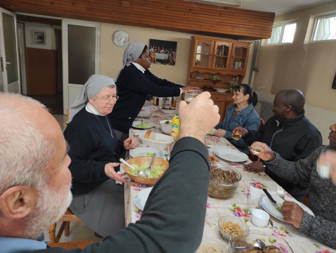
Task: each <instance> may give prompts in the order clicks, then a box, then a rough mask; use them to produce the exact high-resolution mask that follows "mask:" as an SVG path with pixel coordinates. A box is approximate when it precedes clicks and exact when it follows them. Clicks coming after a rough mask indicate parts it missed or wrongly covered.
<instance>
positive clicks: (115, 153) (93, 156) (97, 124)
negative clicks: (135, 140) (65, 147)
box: [64, 108, 125, 195]
mask: <svg viewBox="0 0 336 253" xmlns="http://www.w3.org/2000/svg"><path fill="white" fill-rule="evenodd" d="M107 120H109V124H110V125H111V121H110V119H109V117H108V116H106V117H104V116H97V115H94V114H92V113H89V112H87V111H86V110H85V108H83V109H82V110H80V111H79V112H78V113H77V114H76V116H75V117H74V118H73V120H72V121H71V122H70V124H69V125H68V126H67V128H66V129H65V131H64V137H65V139H66V140H67V142H68V143H69V146H70V151H69V153H68V154H69V156H70V158H71V164H70V166H69V169H70V171H71V174H72V177H73V179H72V193H73V194H74V195H78V194H85V193H88V192H90V191H92V190H94V189H95V188H97V187H98V186H100V185H101V184H102V183H103V182H105V181H106V180H107V179H109V177H108V176H106V174H105V165H106V164H107V163H111V162H116V163H118V162H119V154H121V152H124V151H125V148H124V145H123V143H122V142H121V141H118V139H117V137H116V135H115V133H114V131H113V129H112V134H113V137H114V138H112V136H111V134H110V129H109V126H108V123H107ZM117 169H118V168H117Z"/></svg>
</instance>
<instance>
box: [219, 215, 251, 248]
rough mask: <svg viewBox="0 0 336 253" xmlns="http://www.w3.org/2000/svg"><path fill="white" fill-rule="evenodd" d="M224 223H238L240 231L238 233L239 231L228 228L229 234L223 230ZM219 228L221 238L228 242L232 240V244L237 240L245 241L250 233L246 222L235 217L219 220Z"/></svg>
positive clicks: (224, 217) (225, 217)
mask: <svg viewBox="0 0 336 253" xmlns="http://www.w3.org/2000/svg"><path fill="white" fill-rule="evenodd" d="M223 222H226V223H227V222H232V223H236V224H238V225H239V227H240V230H239V231H238V230H232V229H229V228H227V230H228V231H230V232H227V231H225V230H224V229H223V228H222V225H223ZM218 227H219V232H220V234H221V236H222V237H223V238H224V239H225V240H227V241H229V240H232V242H235V241H237V240H245V239H246V237H247V236H248V235H249V232H250V228H249V226H248V225H247V224H246V222H245V221H244V220H242V219H239V218H236V217H233V216H223V217H221V218H220V219H219V220H218Z"/></svg>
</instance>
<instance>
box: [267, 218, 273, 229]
mask: <svg viewBox="0 0 336 253" xmlns="http://www.w3.org/2000/svg"><path fill="white" fill-rule="evenodd" d="M268 226H269V227H270V228H273V221H272V220H271V219H269V221H268Z"/></svg>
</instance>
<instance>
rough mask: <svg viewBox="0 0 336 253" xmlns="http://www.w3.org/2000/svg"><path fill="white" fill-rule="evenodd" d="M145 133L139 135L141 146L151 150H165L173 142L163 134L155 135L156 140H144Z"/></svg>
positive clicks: (171, 138) (172, 139)
mask: <svg viewBox="0 0 336 253" xmlns="http://www.w3.org/2000/svg"><path fill="white" fill-rule="evenodd" d="M145 134H146V132H143V133H140V134H139V138H140V140H141V141H142V143H143V144H145V145H148V146H149V147H151V148H162V149H165V148H167V147H168V146H169V145H170V144H171V143H173V142H174V138H173V137H171V136H168V135H165V134H158V133H156V140H150V139H146V138H145V137H144V136H145ZM157 140H164V141H165V142H160V141H157Z"/></svg>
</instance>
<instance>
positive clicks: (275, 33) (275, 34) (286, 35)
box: [267, 23, 296, 44]
mask: <svg viewBox="0 0 336 253" xmlns="http://www.w3.org/2000/svg"><path fill="white" fill-rule="evenodd" d="M295 30H296V23H290V24H283V25H277V26H274V27H273V30H272V35H271V38H270V39H268V40H267V44H285V43H293V40H294V35H295Z"/></svg>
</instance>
